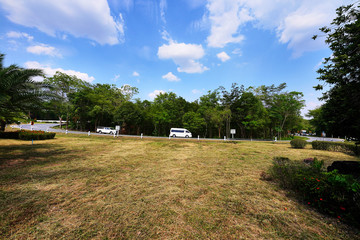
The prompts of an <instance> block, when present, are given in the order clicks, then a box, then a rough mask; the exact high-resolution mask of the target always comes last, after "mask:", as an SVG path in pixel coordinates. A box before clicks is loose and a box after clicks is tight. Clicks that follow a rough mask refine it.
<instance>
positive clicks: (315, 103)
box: [301, 100, 324, 119]
mask: <svg viewBox="0 0 360 240" xmlns="http://www.w3.org/2000/svg"><path fill="white" fill-rule="evenodd" d="M322 104H324V102H321V101H318V100H315V101H306V105H305V107H304V108H303V109H301V115H302V116H303V117H305V118H306V119H308V117H306V114H308V113H309V111H310V110H314V109H316V108H318V107H320V106H321V105H322Z"/></svg>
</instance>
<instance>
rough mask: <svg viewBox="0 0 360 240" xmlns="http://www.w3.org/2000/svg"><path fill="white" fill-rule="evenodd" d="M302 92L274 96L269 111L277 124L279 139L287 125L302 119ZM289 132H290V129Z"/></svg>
mask: <svg viewBox="0 0 360 240" xmlns="http://www.w3.org/2000/svg"><path fill="white" fill-rule="evenodd" d="M302 97H303V94H302V93H301V92H289V93H281V94H277V95H274V97H273V101H272V103H271V107H270V109H269V115H270V118H272V119H273V121H274V122H275V124H276V130H277V132H278V137H279V138H280V137H281V133H282V132H283V130H285V128H284V127H285V123H287V122H289V121H290V120H296V118H299V117H300V110H301V109H302V108H303V107H304V100H302ZM287 130H290V129H289V127H288V128H287Z"/></svg>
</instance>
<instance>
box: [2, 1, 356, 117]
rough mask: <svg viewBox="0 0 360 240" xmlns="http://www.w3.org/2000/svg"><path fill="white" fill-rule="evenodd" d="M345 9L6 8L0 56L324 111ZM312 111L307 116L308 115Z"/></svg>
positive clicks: (107, 4)
mask: <svg viewBox="0 0 360 240" xmlns="http://www.w3.org/2000/svg"><path fill="white" fill-rule="evenodd" d="M352 2H354V1H347V0H343V1H340V0H326V1H321V0H108V1H106V0H75V1H74V0H57V1H49V0H0V24H1V28H0V46H1V48H0V51H1V52H2V53H5V54H6V57H5V66H7V65H10V64H12V63H16V64H18V65H20V66H22V67H26V68H41V69H44V71H45V73H46V74H48V75H52V74H54V73H55V72H56V71H62V72H64V73H67V74H70V75H76V76H77V77H79V78H81V79H83V80H85V81H89V82H92V83H110V84H116V85H117V86H118V87H120V86H122V85H124V84H129V85H131V86H135V87H138V88H139V91H140V94H139V95H137V96H136V97H140V98H141V99H143V100H144V99H148V100H152V99H153V98H154V97H155V96H156V95H157V94H159V93H161V92H168V91H172V92H175V93H176V94H177V95H180V96H182V97H184V98H185V99H187V100H188V101H193V100H196V99H198V98H199V97H200V96H201V95H203V94H205V93H206V92H207V91H208V90H214V89H216V88H217V87H219V86H224V87H225V88H227V89H230V86H231V84H232V83H234V82H236V83H238V84H240V85H241V84H243V85H245V87H248V86H260V85H271V84H276V85H278V84H280V83H282V82H286V83H287V85H288V88H287V90H289V91H294V90H296V91H302V92H303V93H304V95H305V97H304V98H305V100H306V104H307V107H306V109H313V108H315V107H316V106H318V105H319V104H320V103H319V101H318V100H317V98H318V97H319V96H321V93H320V92H316V91H314V90H313V88H312V87H313V86H315V85H317V84H318V83H319V82H318V80H317V79H316V78H317V73H316V69H318V68H319V66H320V65H321V62H322V59H323V58H324V57H328V56H329V55H330V54H331V52H330V51H329V49H328V48H327V46H326V45H325V43H324V38H318V39H317V40H316V41H314V40H312V39H311V37H312V36H313V35H314V34H317V33H318V32H319V31H318V29H319V27H322V26H326V25H329V24H330V23H331V21H332V19H333V18H334V17H335V9H336V8H337V7H339V6H340V5H345V4H349V3H352ZM305 111H306V110H304V112H305Z"/></svg>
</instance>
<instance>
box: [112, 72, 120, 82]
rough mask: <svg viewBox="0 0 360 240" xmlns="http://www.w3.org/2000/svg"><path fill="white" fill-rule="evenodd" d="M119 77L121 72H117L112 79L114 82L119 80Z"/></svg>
mask: <svg viewBox="0 0 360 240" xmlns="http://www.w3.org/2000/svg"><path fill="white" fill-rule="evenodd" d="M119 78H120V74H116V75H115V76H114V78H113V79H112V80H113V81H114V82H117V80H119Z"/></svg>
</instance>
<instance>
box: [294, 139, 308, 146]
mask: <svg viewBox="0 0 360 240" xmlns="http://www.w3.org/2000/svg"><path fill="white" fill-rule="evenodd" d="M306 144H307V142H306V141H305V140H303V139H293V140H291V141H290V145H291V147H293V148H305V146H306Z"/></svg>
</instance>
